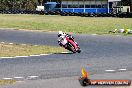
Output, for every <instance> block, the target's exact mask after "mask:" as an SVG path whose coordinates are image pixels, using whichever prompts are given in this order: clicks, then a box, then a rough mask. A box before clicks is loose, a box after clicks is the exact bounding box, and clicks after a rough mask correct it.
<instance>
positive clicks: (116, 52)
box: [0, 30, 132, 88]
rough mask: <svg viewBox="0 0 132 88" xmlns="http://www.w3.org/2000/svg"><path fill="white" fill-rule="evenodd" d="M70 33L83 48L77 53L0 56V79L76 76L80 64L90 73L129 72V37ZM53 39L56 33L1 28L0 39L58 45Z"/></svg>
mask: <svg viewBox="0 0 132 88" xmlns="http://www.w3.org/2000/svg"><path fill="white" fill-rule="evenodd" d="M73 35H74V36H75V40H76V41H77V42H78V44H79V45H80V48H81V49H82V52H81V53H80V54H78V53H76V54H71V53H66V54H63V53H58V54H51V55H46V56H31V57H18V58H10V59H9V58H7V59H2V58H1V59H0V79H3V78H14V77H23V80H25V79H27V80H28V79H29V80H30V76H36V80H47V79H54V78H64V77H75V76H79V75H80V70H81V68H82V67H84V68H85V69H86V70H88V71H89V74H90V75H95V74H97V75H99V74H107V73H118V72H126V73H125V74H126V75H127V72H131V71H132V56H131V55H132V37H131V36H105V35H75V34H73ZM56 38H57V33H56V32H51V33H48V32H31V31H22V30H21V31H19V30H0V42H8V43H19V44H33V45H53V46H58V44H57V41H56ZM121 69H125V70H121ZM93 78H94V77H93ZM127 78H130V79H131V77H127ZM115 79H119V78H116V77H115ZM124 79H126V78H125V76H124ZM49 85H51V84H50V83H49ZM25 88H26V87H25Z"/></svg>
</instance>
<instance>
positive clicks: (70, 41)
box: [66, 38, 78, 49]
mask: <svg viewBox="0 0 132 88" xmlns="http://www.w3.org/2000/svg"><path fill="white" fill-rule="evenodd" d="M66 40H67V41H68V42H69V43H71V44H72V45H73V46H74V48H75V49H77V48H78V46H77V45H76V43H74V42H73V41H72V40H70V39H69V38H66Z"/></svg>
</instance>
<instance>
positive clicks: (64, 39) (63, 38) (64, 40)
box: [58, 36, 67, 45]
mask: <svg viewBox="0 0 132 88" xmlns="http://www.w3.org/2000/svg"><path fill="white" fill-rule="evenodd" d="M58 41H60V43H61V44H63V45H65V44H66V43H67V40H66V38H65V37H64V36H61V37H59V38H58Z"/></svg>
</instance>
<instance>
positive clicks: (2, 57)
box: [0, 57, 14, 58]
mask: <svg viewBox="0 0 132 88" xmlns="http://www.w3.org/2000/svg"><path fill="white" fill-rule="evenodd" d="M0 58H14V57H0Z"/></svg>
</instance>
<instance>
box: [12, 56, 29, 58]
mask: <svg viewBox="0 0 132 88" xmlns="http://www.w3.org/2000/svg"><path fill="white" fill-rule="evenodd" d="M19 57H29V56H15V57H14V58H19Z"/></svg>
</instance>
